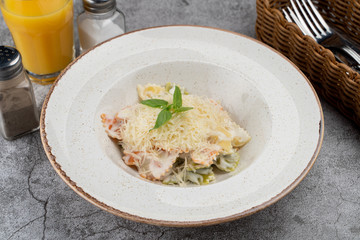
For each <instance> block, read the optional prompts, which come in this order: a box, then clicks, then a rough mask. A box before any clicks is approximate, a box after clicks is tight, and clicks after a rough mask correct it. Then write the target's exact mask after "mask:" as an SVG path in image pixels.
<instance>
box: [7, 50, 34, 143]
mask: <svg viewBox="0 0 360 240" xmlns="http://www.w3.org/2000/svg"><path fill="white" fill-rule="evenodd" d="M37 129H39V112H38V110H37V108H36V102H35V96H34V91H33V88H32V85H31V82H30V80H29V78H28V76H27V75H26V73H25V71H24V68H23V65H22V61H21V55H20V53H19V52H18V51H17V50H16V49H15V48H12V47H8V46H0V133H1V135H2V136H3V137H4V138H5V139H6V140H13V139H15V138H18V137H20V136H22V135H24V134H26V133H30V132H33V131H35V130H37Z"/></svg>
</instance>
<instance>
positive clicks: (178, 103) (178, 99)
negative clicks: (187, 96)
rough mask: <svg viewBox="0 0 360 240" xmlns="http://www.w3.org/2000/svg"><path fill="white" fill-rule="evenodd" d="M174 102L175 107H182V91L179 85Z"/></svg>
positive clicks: (176, 88) (176, 87)
mask: <svg viewBox="0 0 360 240" xmlns="http://www.w3.org/2000/svg"><path fill="white" fill-rule="evenodd" d="M173 104H174V108H175V109H177V108H181V106H182V97H181V91H180V88H179V87H178V86H175V91H174V95H173Z"/></svg>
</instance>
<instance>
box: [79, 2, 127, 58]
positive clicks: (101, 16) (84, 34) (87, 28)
mask: <svg viewBox="0 0 360 240" xmlns="http://www.w3.org/2000/svg"><path fill="white" fill-rule="evenodd" d="M83 6H84V9H85V11H84V12H83V13H82V14H80V15H79V16H78V18H77V25H78V30H79V40H80V51H81V52H83V51H86V50H88V49H89V48H91V47H93V46H95V45H96V44H98V43H101V42H103V41H105V40H108V39H110V38H112V37H115V36H118V35H121V34H123V33H125V16H124V14H123V13H122V12H121V11H120V10H118V9H117V8H116V1H115V0H83Z"/></svg>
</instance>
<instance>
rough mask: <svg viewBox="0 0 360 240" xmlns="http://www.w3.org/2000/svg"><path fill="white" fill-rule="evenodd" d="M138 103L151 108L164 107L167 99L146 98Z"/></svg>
mask: <svg viewBox="0 0 360 240" xmlns="http://www.w3.org/2000/svg"><path fill="white" fill-rule="evenodd" d="M140 103H141V104H144V105H146V106H149V107H153V108H163V107H166V105H167V104H168V102H167V101H165V100H162V99H148V100H143V101H141V102H140Z"/></svg>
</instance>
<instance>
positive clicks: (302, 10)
mask: <svg viewBox="0 0 360 240" xmlns="http://www.w3.org/2000/svg"><path fill="white" fill-rule="evenodd" d="M290 3H291V6H292V9H291V8H290V7H287V8H286V9H283V13H284V16H285V18H286V19H287V20H288V21H289V22H294V23H295V24H296V25H298V27H299V28H300V30H301V31H302V32H303V33H304V34H305V35H309V36H310V37H312V38H313V39H315V41H316V42H317V43H319V44H321V45H322V46H324V47H326V48H329V49H330V50H331V51H332V52H333V53H334V54H335V56H336V57H337V60H339V61H341V62H343V63H345V64H348V65H349V66H351V67H353V68H355V69H356V70H360V55H359V53H358V52H359V50H355V49H353V48H352V47H351V45H352V44H351V43H350V42H349V41H347V40H345V39H344V38H342V37H341V36H340V35H339V34H337V33H336V32H335V31H334V30H333V29H331V28H330V27H329V25H328V24H327V23H326V22H325V20H324V19H323V18H322V16H321V15H320V13H319V12H318V10H317V9H316V8H315V6H314V4H313V3H312V2H311V1H310V0H301V3H300V0H295V2H294V0H290Z"/></svg>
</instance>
